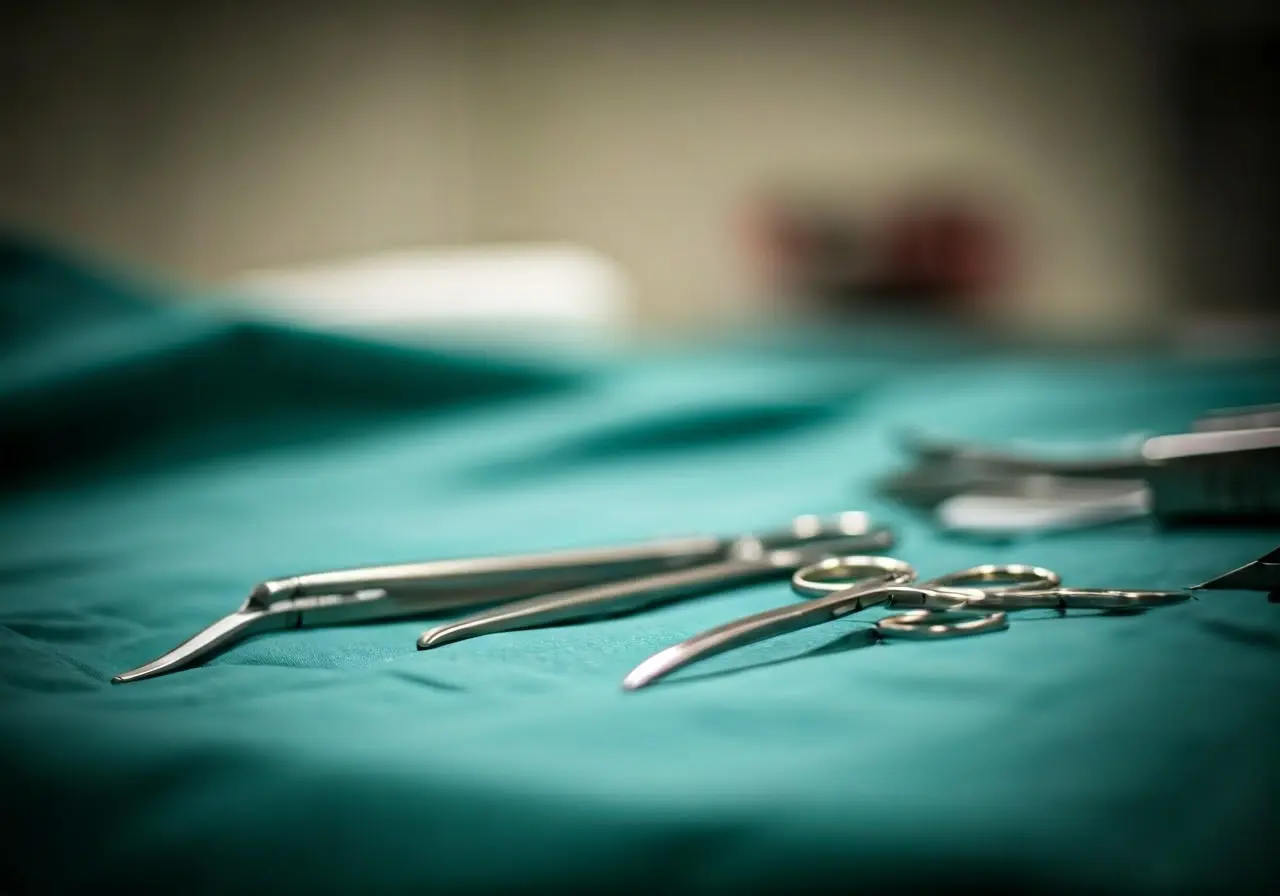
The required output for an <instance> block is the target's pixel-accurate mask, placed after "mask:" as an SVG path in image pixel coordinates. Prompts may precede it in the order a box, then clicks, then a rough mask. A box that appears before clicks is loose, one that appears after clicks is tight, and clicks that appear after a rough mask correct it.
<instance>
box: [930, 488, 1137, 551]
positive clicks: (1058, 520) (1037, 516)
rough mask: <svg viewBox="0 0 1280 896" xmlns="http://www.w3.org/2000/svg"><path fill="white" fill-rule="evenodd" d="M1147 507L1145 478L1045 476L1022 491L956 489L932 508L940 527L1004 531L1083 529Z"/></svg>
mask: <svg viewBox="0 0 1280 896" xmlns="http://www.w3.org/2000/svg"><path fill="white" fill-rule="evenodd" d="M1150 512H1151V495H1150V491H1149V490H1148V488H1147V485H1146V483H1144V482H1141V481H1126V480H1113V481H1099V482H1084V481H1082V480H1075V481H1071V480H1065V479H1058V478H1056V477H1048V476H1046V477H1041V482H1040V483H1039V487H1036V488H1028V489H1027V491H1026V493H1024V494H1017V495H998V494H983V493H980V492H975V493H968V494H960V495H955V496H954V497H951V498H948V499H947V500H945V501H943V502H942V503H941V504H939V505H938V508H937V515H938V522H939V523H941V525H942V527H943V528H944V529H948V530H950V531H953V532H970V533H975V534H976V533H984V534H988V535H1004V536H1011V535H1024V534H1025V535H1030V534H1035V533H1037V532H1046V531H1053V530H1059V529H1083V528H1088V527H1090V526H1101V525H1105V524H1107V523H1113V522H1118V521H1120V520H1127V519H1134V518H1136V517H1144V516H1146V515H1147V514H1149V513H1150Z"/></svg>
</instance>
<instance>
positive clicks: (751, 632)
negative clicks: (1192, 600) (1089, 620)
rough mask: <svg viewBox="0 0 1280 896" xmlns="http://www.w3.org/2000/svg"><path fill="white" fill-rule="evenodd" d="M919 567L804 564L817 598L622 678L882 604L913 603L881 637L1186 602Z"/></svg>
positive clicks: (1031, 577) (1017, 571)
mask: <svg viewBox="0 0 1280 896" xmlns="http://www.w3.org/2000/svg"><path fill="white" fill-rule="evenodd" d="M915 579H916V571H915V569H913V568H912V567H911V566H910V565H909V564H907V563H905V562H904V561H902V560H896V559H894V558H892V557H831V558H827V559H824V560H821V561H819V562H817V563H815V564H813V565H812V566H808V567H806V568H804V569H800V570H797V571H796V573H795V575H794V576H793V577H792V580H791V582H792V590H794V591H795V592H796V593H797V594H799V595H801V596H804V597H809V598H813V599H812V600H808V601H805V602H801V603H796V604H788V605H786V606H783V607H777V608H775V609H772V610H765V611H764V612H761V613H756V614H754V615H752V616H747V617H744V618H742V619H738V620H735V621H733V622H730V623H727V624H725V625H721V626H718V627H716V628H713V629H709V630H707V631H705V632H702V633H701V634H698V635H694V636H693V637H692V638H689V639H688V640H686V641H682V642H681V643H679V644H676V645H674V646H671V647H668V648H666V649H664V650H661V651H659V652H658V653H655V654H654V655H653V656H651V657H649V658H648V659H646V660H645V661H644V662H642V663H640V665H638V666H636V667H635V668H634V669H633V670H631V672H630V673H629V674H628V675H627V676H626V678H624V679H623V682H622V686H623V687H624V688H625V689H627V690H637V689H639V688H643V687H646V686H648V685H650V684H653V683H654V682H656V681H657V680H658V679H660V678H664V677H666V676H667V675H670V674H671V673H673V672H675V671H677V670H678V669H683V668H685V667H686V666H689V665H692V664H693V663H696V662H698V661H700V660H704V659H707V658H709V657H712V656H716V655H717V654H720V653H724V652H726V651H729V650H733V649H734V648H737V647H742V646H745V645H747V644H752V643H755V642H756V641H762V640H765V639H767V638H772V637H775V636H777V635H783V634H787V633H789V632H793V631H798V630H800V629H803V628H808V627H809V626H813V625H819V624H821V623H823V622H830V621H832V620H834V619H839V618H841V617H844V616H847V615H849V614H850V613H856V612H858V611H860V610H865V609H868V608H870V607H873V606H877V605H881V604H884V605H889V606H895V607H907V608H911V609H909V610H908V612H906V613H900V614H897V615H893V616H889V617H886V618H883V619H880V620H879V621H878V622H876V623H875V625H874V626H873V628H872V629H871V630H870V631H869V632H868V637H869V639H879V638H950V637H961V636H968V635H977V634H982V633H984V632H992V631H1001V630H1003V629H1005V628H1007V627H1008V617H1007V615H1006V611H1008V610H1023V609H1031V608H1046V607H1047V608H1053V609H1059V610H1065V609H1068V608H1091V609H1105V610H1117V609H1145V608H1147V607H1153V606H1162V605H1165V604H1169V603H1177V602H1179V601H1182V600H1186V599H1187V598H1189V597H1190V595H1189V594H1188V593H1187V592H1185V591H1120V590H1091V589H1082V588H1064V587H1061V581H1062V580H1061V578H1060V577H1059V576H1058V574H1057V573H1055V572H1053V571H1052V570H1048V569H1044V568H1043V567H1039V566H1027V565H1023V564H987V565H983V566H974V567H970V568H969V569H963V570H960V571H958V572H953V573H948V574H947V575H943V576H939V577H937V578H934V579H930V580H928V581H926V582H921V583H917V584H914V585H913V584H911V583H913V582H914V581H915Z"/></svg>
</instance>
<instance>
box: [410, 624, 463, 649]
mask: <svg viewBox="0 0 1280 896" xmlns="http://www.w3.org/2000/svg"><path fill="white" fill-rule="evenodd" d="M453 633H454V627H453V626H451V625H438V626H436V627H435V628H429V629H427V630H426V631H425V632H423V633H422V634H420V635H419V636H418V649H419V650H430V649H431V648H433V647H441V646H443V645H445V644H448V643H449V642H450V641H455V640H457V639H456V638H453V637H451V635H453Z"/></svg>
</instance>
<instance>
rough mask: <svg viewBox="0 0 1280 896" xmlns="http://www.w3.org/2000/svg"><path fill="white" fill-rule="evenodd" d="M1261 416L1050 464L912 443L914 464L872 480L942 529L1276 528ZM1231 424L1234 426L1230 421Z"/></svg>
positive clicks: (1272, 454)
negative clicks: (1129, 450) (1130, 522)
mask: <svg viewBox="0 0 1280 896" xmlns="http://www.w3.org/2000/svg"><path fill="white" fill-rule="evenodd" d="M1258 420H1263V421H1267V422H1271V421H1272V418H1271V417H1270V416H1268V415H1266V414H1262V413H1257V414H1244V413H1239V414H1227V413H1225V412H1224V413H1223V414H1222V415H1220V416H1219V417H1217V418H1214V419H1212V420H1209V419H1208V418H1205V419H1203V420H1202V421H1199V422H1197V429H1196V430H1195V431H1193V432H1187V433H1175V434H1172V435H1163V436H1155V437H1152V438H1148V439H1145V440H1144V441H1143V442H1142V444H1141V448H1140V450H1139V451H1138V452H1137V453H1136V454H1135V456H1133V457H1130V458H1121V457H1119V456H1117V457H1113V458H1109V459H1104V460H1098V461H1071V462H1068V461H1051V460H1047V459H1036V458H1030V457H1019V456H1017V455H1009V454H1001V453H998V452H990V451H986V450H984V449H978V448H964V447H960V446H946V445H937V444H933V445H930V444H927V443H926V444H920V443H918V442H917V443H915V444H913V445H912V446H911V448H912V450H913V451H914V452H915V454H916V455H917V457H918V458H919V463H918V464H917V466H915V467H913V468H910V469H907V470H905V471H898V472H896V473H894V474H892V475H890V476H888V477H886V478H884V479H882V480H881V481H880V483H879V489H880V490H881V491H882V492H883V493H885V494H887V495H889V496H890V497H893V498H896V499H898V500H901V501H903V502H905V503H908V504H912V505H914V506H918V507H925V508H931V509H933V510H934V511H935V512H936V514H937V516H938V519H939V521H940V522H941V523H942V524H943V525H944V526H945V527H946V528H948V529H951V530H954V531H969V532H1018V531H1029V530H1039V529H1047V528H1061V527H1074V526H1082V525H1093V524H1098V523H1104V522H1112V521H1116V520H1121V519H1128V518H1132V517H1142V516H1148V515H1150V516H1151V517H1152V518H1153V519H1154V520H1155V521H1156V522H1157V523H1159V524H1160V525H1163V526H1177V525H1187V524H1202V523H1206V522H1215V523H1245V524H1252V525H1276V524H1277V523H1280V427H1277V426H1263V427H1253V428H1246V427H1245V426H1244V424H1245V423H1246V422H1251V421H1258ZM1231 421H1234V422H1231Z"/></svg>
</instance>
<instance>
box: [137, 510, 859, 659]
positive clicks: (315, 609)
mask: <svg viewBox="0 0 1280 896" xmlns="http://www.w3.org/2000/svg"><path fill="white" fill-rule="evenodd" d="M869 528H870V524H869V521H868V519H867V516H866V514H864V513H860V512H856V511H849V512H845V513H840V514H835V515H833V516H830V517H819V516H814V515H806V516H801V517H797V518H795V519H794V520H793V521H792V522H791V524H790V525H789V526H788V527H787V528H785V529H782V530H779V531H776V532H770V533H766V534H763V535H760V536H755V537H753V539H752V540H753V543H755V544H759V545H762V546H767V547H769V548H780V547H794V546H801V545H806V544H810V543H815V542H816V543H826V542H827V541H829V540H830V539H832V538H837V537H844V536H847V535H848V534H850V533H860V532H866V531H868V530H869ZM742 543H743V538H742V537H734V538H722V537H708V536H695V537H689V538H673V539H663V540H657V541H651V542H644V543H637V544H631V545H623V546H617V547H607V548H592V549H583V550H566V551H552V552H547V553H535V554H525V555H510V556H492V557H475V558H463V559H453V560H436V561H429V562H425V563H407V564H399V565H393V566H373V567H366V568H358V569H345V570H338V571H333V572H321V573H309V574H305V575H295V576H289V577H287V578H281V579H273V580H270V581H266V582H262V583H260V584H258V585H256V586H255V587H254V588H253V589H252V590H251V591H250V593H249V596H248V597H247V598H246V599H245V601H244V603H243V604H242V605H241V606H240V608H239V609H237V610H236V611H235V612H233V613H231V614H229V615H228V616H225V617H224V618H222V619H220V620H218V621H217V622H215V623H213V624H212V625H210V626H208V627H207V628H205V629H203V630H202V631H200V632H198V633H197V634H195V635H194V636H192V637H191V638H189V639H187V640H186V641H184V642H183V643H182V644H180V645H179V646H177V647H175V648H174V649H173V650H170V651H169V652H168V653H165V654H164V655H163V656H161V657H159V658H158V659H155V660H152V661H151V662H148V663H145V664H143V665H141V666H139V667H137V668H136V669H132V670H130V671H128V672H122V673H121V674H119V675H117V676H115V677H114V678H113V679H112V682H113V683H125V682H133V681H139V680H141V679H144V678H151V677H154V676H157V675H163V674H166V673H169V672H175V671H178V670H179V669H183V668H186V667H189V666H191V665H193V664H195V663H197V662H199V661H201V660H203V659H205V658H206V657H208V656H210V655H212V654H213V653H215V652H217V651H219V650H221V649H224V648H226V647H228V646H230V645H231V644H233V643H236V642H238V641H240V640H242V639H244V638H246V637H248V636H250V635H254V634H259V633H262V632H268V631H279V630H285V629H294V628H301V627H304V626H308V627H309V626H318V625H335V624H346V623H357V622H369V621H375V620H390V619H396V618H400V617H406V616H416V615H422V614H427V613H434V612H441V611H446V610H452V609H458V608H462V607H474V606H478V605H485V604H493V603H498V602H501V601H504V600H513V599H516V598H522V597H528V596H530V595H533V594H543V593H547V592H550V591H558V590H562V589H565V588H573V587H580V586H584V585H588V584H595V583H599V582H606V581H616V580H619V579H628V578H634V577H636V576H642V575H646V574H653V573H655V572H659V571H669V570H679V569H687V568H690V567H697V566H704V565H706V564H714V563H717V562H723V561H724V560H725V559H727V558H729V557H731V556H734V554H735V551H738V550H740V547H741V544H742Z"/></svg>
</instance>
